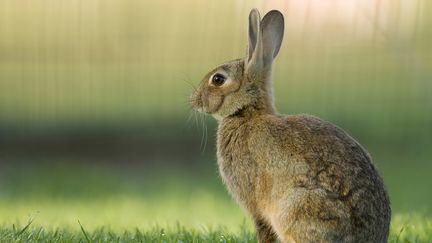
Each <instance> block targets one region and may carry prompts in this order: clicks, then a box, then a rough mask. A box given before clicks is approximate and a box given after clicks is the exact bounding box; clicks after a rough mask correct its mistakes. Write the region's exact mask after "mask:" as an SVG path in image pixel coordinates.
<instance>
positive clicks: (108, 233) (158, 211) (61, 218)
mask: <svg viewBox="0 0 432 243" xmlns="http://www.w3.org/2000/svg"><path fill="white" fill-rule="evenodd" d="M389 159H390V160H391V161H393V159H391V158H389ZM397 162H398V161H395V163H397ZM411 166H413V168H418V167H416V165H413V164H411ZM389 167H395V166H394V165H393V166H391V165H389ZM389 167H387V166H383V167H382V169H384V170H385V171H386V173H383V175H384V179H385V181H386V182H387V186H388V187H389V189H390V190H389V191H390V196H391V198H392V199H393V198H394V200H392V204H393V205H392V206H393V212H394V213H393V218H392V224H391V233H390V240H389V242H398V243H402V242H432V216H431V214H430V206H428V205H430V197H428V196H430V195H429V194H428V193H427V188H425V187H422V185H421V184H422V183H424V182H423V181H421V178H422V177H424V174H427V172H428V170H427V169H424V170H421V169H416V170H414V169H412V170H411V171H410V168H408V167H397V168H399V169H400V172H398V173H396V172H397V171H391V169H390V168H389ZM125 168H126V166H124V165H123V166H121V167H120V166H117V167H116V166H113V165H110V166H108V165H106V164H103V165H101V164H96V165H93V166H90V165H88V164H81V165H79V164H73V163H70V162H69V163H68V164H62V163H60V164H55V163H39V164H38V165H35V164H16V165H14V166H10V167H4V168H2V172H1V176H0V185H1V186H0V189H1V190H0V191H1V194H0V215H1V217H0V242H255V241H256V239H255V235H254V229H253V225H252V223H251V221H250V219H249V218H248V217H247V216H246V215H245V214H244V212H243V211H242V210H241V209H240V208H239V207H238V206H237V205H236V204H235V203H234V202H233V200H231V198H230V197H229V196H228V194H227V193H226V191H225V189H224V187H223V185H222V184H221V183H220V179H219V178H218V176H217V174H216V172H215V170H214V169H215V168H212V167H210V166H208V165H205V164H204V165H203V167H202V168H197V169H195V170H194V171H193V173H191V171H190V170H189V171H188V170H182V169H179V168H176V167H175V166H172V167H171V168H170V169H169V168H166V169H163V170H160V169H161V168H160V167H159V168H158V169H157V170H156V171H155V170H152V169H150V168H146V167H137V166H132V168H129V169H125ZM393 169H394V168H393ZM423 171H424V172H423ZM389 172H392V173H391V174H389ZM403 176H405V178H406V179H407V180H406V181H405V182H404V183H405V184H406V185H404V184H402V183H401V181H400V180H397V178H395V177H399V178H400V177H403ZM413 188H420V189H419V190H413ZM401 195H408V197H407V198H404V197H403V196H401ZM417 198H418V200H417Z"/></svg>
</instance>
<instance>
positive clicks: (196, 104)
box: [190, 91, 203, 111]
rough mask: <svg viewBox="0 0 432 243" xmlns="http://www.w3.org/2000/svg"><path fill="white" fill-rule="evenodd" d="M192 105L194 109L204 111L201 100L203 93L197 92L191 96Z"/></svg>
mask: <svg viewBox="0 0 432 243" xmlns="http://www.w3.org/2000/svg"><path fill="white" fill-rule="evenodd" d="M190 104H191V105H192V107H193V108H195V109H197V110H198V111H199V110H200V109H202V106H203V103H202V99H201V93H200V92H198V91H195V92H193V93H192V95H191V96H190Z"/></svg>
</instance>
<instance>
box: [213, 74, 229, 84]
mask: <svg viewBox="0 0 432 243" xmlns="http://www.w3.org/2000/svg"><path fill="white" fill-rule="evenodd" d="M225 80H226V78H225V76H223V75H222V74H220V73H216V74H215V75H213V78H212V84H213V85H214V86H221V85H222V84H224V83H225Z"/></svg>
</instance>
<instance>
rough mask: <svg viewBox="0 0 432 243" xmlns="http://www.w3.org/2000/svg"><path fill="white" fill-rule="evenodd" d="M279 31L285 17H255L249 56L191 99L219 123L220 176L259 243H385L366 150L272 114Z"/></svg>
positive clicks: (310, 121)
mask: <svg viewBox="0 0 432 243" xmlns="http://www.w3.org/2000/svg"><path fill="white" fill-rule="evenodd" d="M283 33H284V17H283V15H282V13H280V12H279V11H277V10H272V11H270V12H268V13H267V14H266V15H265V16H264V17H263V18H262V19H261V17H260V14H259V12H258V10H256V9H253V10H252V11H251V12H250V14H249V29H248V48H247V52H246V57H245V58H241V59H236V60H233V61H230V62H227V63H224V64H222V65H220V66H218V67H216V68H215V69H214V70H212V71H211V72H209V73H208V74H207V75H206V76H205V77H204V79H203V80H202V81H201V83H200V84H199V85H198V87H197V88H196V90H194V92H193V93H192V94H191V96H190V103H191V106H192V107H193V108H194V109H196V110H198V111H200V112H204V113H208V114H211V115H212V116H214V117H215V118H216V119H217V121H218V128H217V163H218V167H219V172H220V175H221V178H222V180H223V182H224V184H225V185H226V187H227V189H228V191H229V192H230V194H231V195H232V197H233V198H234V199H235V200H236V201H237V202H238V203H239V204H240V205H241V207H242V208H244V210H245V211H247V212H248V213H249V215H250V217H251V219H252V220H253V222H254V224H255V228H256V232H257V239H258V241H259V242H261V243H263V242H274V241H280V242H296V243H304V242H314V243H315V242H373V243H381V242H387V238H388V233H389V224H390V218H391V209H390V201H389V196H388V194H387V192H386V189H385V187H384V184H383V180H382V179H381V177H380V175H379V174H378V171H377V169H376V167H375V166H374V164H373V162H372V159H371V157H370V156H369V154H368V153H367V152H366V151H365V149H363V147H362V146H361V145H360V144H359V143H358V142H357V141H355V140H354V139H353V138H352V137H350V136H349V135H348V134H347V133H346V132H345V131H343V130H342V129H341V128H339V127H337V126H335V125H333V124H331V123H329V122H327V121H324V120H321V119H319V118H317V117H315V116H312V115H305V114H301V115H281V114H279V113H277V111H276V109H275V105H274V101H273V95H272V84H271V71H272V62H273V60H274V58H275V57H276V55H277V54H278V52H279V48H280V46H281V43H282V38H283Z"/></svg>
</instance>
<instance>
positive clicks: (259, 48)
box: [245, 9, 284, 73]
mask: <svg viewBox="0 0 432 243" xmlns="http://www.w3.org/2000/svg"><path fill="white" fill-rule="evenodd" d="M283 33H284V18H283V15H282V13H280V12H279V11H277V10H272V11H270V12H268V13H267V14H266V15H265V16H264V18H263V19H262V21H260V16H259V12H258V10H256V9H253V10H252V11H251V13H250V15H249V45H248V53H247V57H246V60H245V61H246V70H247V71H248V72H255V73H256V72H261V71H263V69H268V68H270V67H271V64H272V62H273V59H274V58H275V57H276V55H277V54H278V52H279V49H280V46H281V43H282V38H283Z"/></svg>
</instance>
